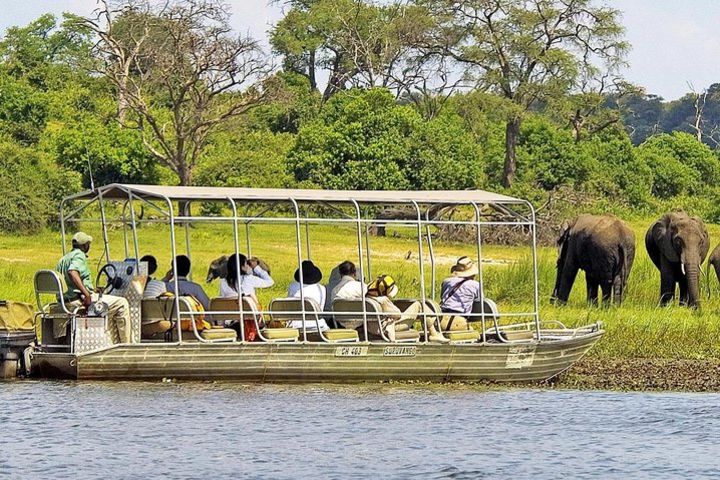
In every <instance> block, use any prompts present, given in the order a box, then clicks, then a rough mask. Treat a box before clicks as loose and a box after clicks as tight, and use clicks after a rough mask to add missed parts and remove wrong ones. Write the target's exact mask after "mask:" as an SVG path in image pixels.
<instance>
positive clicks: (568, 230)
mask: <svg viewBox="0 0 720 480" xmlns="http://www.w3.org/2000/svg"><path fill="white" fill-rule="evenodd" d="M557 244H558V248H559V249H560V253H559V256H558V260H557V277H556V279H555V289H554V290H553V295H552V299H551V300H552V301H553V302H555V303H559V304H563V303H565V302H567V299H568V297H569V296H570V291H571V290H572V286H573V283H574V282H575V277H576V276H577V272H578V270H579V269H582V270H584V271H585V278H586V282H587V299H588V303H589V304H591V305H596V304H597V302H598V288H600V289H601V290H602V299H603V303H604V304H608V303H610V299H611V297H612V299H613V301H614V302H615V304H617V305H619V304H620V303H622V300H623V296H624V293H625V286H626V285H627V280H628V276H629V275H630V269H632V265H633V261H634V259H635V234H634V233H633V231H632V230H630V228H628V227H627V225H625V224H624V223H623V222H622V221H621V220H620V219H619V218H617V217H615V216H614V215H587V214H586V215H580V216H578V217H577V218H575V219H574V220H572V221H570V222H565V223H563V226H562V229H561V232H560V238H559V239H558V242H557Z"/></svg>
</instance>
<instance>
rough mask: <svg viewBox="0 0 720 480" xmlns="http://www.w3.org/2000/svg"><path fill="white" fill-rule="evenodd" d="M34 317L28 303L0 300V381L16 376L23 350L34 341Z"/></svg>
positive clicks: (21, 360)
mask: <svg viewBox="0 0 720 480" xmlns="http://www.w3.org/2000/svg"><path fill="white" fill-rule="evenodd" d="M34 316H35V312H34V310H33V306H32V305H30V304H29V303H22V302H12V301H9V300H8V301H5V300H0V380H2V379H9V378H15V377H16V376H17V374H18V371H19V369H20V366H21V363H22V362H23V352H24V350H25V349H26V348H28V347H29V346H30V345H31V344H32V343H33V342H34V341H35V325H34Z"/></svg>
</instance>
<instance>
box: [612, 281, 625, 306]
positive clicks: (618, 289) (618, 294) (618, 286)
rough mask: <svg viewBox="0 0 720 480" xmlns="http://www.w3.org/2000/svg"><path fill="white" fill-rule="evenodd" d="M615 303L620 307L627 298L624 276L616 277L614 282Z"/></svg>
mask: <svg viewBox="0 0 720 480" xmlns="http://www.w3.org/2000/svg"><path fill="white" fill-rule="evenodd" d="M612 296H613V303H614V304H615V305H620V304H622V302H623V299H624V297H625V280H624V279H623V277H622V275H616V276H615V278H613V282H612Z"/></svg>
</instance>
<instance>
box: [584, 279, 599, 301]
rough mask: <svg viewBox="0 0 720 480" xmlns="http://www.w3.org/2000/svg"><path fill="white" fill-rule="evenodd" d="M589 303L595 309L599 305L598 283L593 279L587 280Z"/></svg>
mask: <svg viewBox="0 0 720 480" xmlns="http://www.w3.org/2000/svg"><path fill="white" fill-rule="evenodd" d="M587 302H588V305H590V306H593V307H594V306H597V304H598V282H596V281H595V280H593V279H591V278H588V279H587Z"/></svg>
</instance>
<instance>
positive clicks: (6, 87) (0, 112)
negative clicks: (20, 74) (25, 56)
mask: <svg viewBox="0 0 720 480" xmlns="http://www.w3.org/2000/svg"><path fill="white" fill-rule="evenodd" d="M47 113H48V112H47V96H46V94H45V93H43V92H41V91H39V90H37V89H36V88H33V87H32V86H31V85H30V84H28V82H27V81H25V80H23V79H16V78H14V77H12V76H10V75H7V74H3V73H2V71H1V70H0V133H5V134H7V135H9V136H10V137H12V138H13V139H14V140H16V141H18V142H20V143H21V144H23V145H30V144H33V143H36V142H37V141H38V140H39V138H40V135H41V133H42V131H43V129H44V128H45V122H46V120H47Z"/></svg>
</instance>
